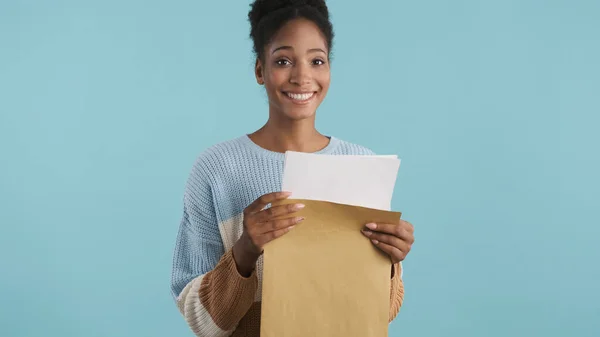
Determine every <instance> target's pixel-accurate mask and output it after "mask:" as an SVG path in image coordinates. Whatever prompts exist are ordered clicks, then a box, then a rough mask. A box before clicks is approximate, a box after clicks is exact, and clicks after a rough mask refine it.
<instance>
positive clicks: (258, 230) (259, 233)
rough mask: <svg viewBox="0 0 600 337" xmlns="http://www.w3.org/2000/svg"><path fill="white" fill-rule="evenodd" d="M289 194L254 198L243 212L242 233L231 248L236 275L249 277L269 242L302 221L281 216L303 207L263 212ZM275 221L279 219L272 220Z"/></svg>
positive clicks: (275, 207) (276, 208)
mask: <svg viewBox="0 0 600 337" xmlns="http://www.w3.org/2000/svg"><path fill="white" fill-rule="evenodd" d="M289 196H290V193H288V192H273V193H269V194H265V195H263V196H261V197H260V198H258V199H256V200H255V201H254V202H253V203H251V204H250V205H249V206H248V207H246V209H245V210H244V222H243V223H244V230H243V232H242V236H241V237H240V239H239V240H238V241H237V242H236V243H235V245H234V246H233V257H234V259H235V262H236V265H237V269H238V272H240V274H241V275H242V276H245V277H248V276H250V274H251V273H252V270H254V266H255V265H256V261H257V260H258V258H259V256H260V255H261V254H262V253H263V247H264V245H265V244H267V243H268V242H270V241H272V240H274V239H276V238H278V237H280V236H282V235H284V234H285V233H287V232H289V231H290V230H291V229H292V228H294V226H295V225H296V224H297V223H299V222H301V221H302V220H304V219H303V218H302V217H293V216H291V217H284V218H282V217H283V216H285V215H291V214H292V213H294V212H297V211H299V210H301V209H302V208H304V205H302V204H287V205H279V206H272V207H270V208H267V209H263V208H264V207H265V206H267V205H268V204H270V203H273V202H275V201H279V200H283V199H286V198H288V197H289ZM275 218H279V219H277V220H275Z"/></svg>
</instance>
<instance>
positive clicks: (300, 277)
mask: <svg viewBox="0 0 600 337" xmlns="http://www.w3.org/2000/svg"><path fill="white" fill-rule="evenodd" d="M296 202H300V203H303V204H305V205H306V207H305V208H304V209H303V210H301V211H299V212H297V213H295V214H294V215H298V216H304V217H305V220H304V221H302V222H301V223H300V224H298V225H297V226H296V227H295V228H294V229H293V230H291V231H290V232H289V233H287V234H285V235H284V236H282V237H280V238H278V239H276V240H274V241H271V242H270V243H269V244H267V245H266V246H265V249H264V269H263V283H262V306H261V307H262V317H261V334H260V335H261V336H262V337H288V336H290V337H291V336H298V337H320V336H324V337H325V336H327V337H337V336H339V337H383V336H387V332H388V318H389V307H390V303H389V302H390V271H391V261H390V259H389V257H388V256H387V255H385V254H384V253H382V252H381V251H379V250H378V249H377V248H375V247H374V246H373V244H372V243H371V242H370V241H369V239H368V238H366V237H365V236H364V235H363V234H362V233H361V232H360V229H361V228H364V225H365V224H367V223H369V222H388V223H397V222H398V220H399V219H400V216H401V213H400V212H390V211H381V210H375V209H370V208H363V207H357V206H349V205H343V204H336V203H331V202H325V201H314V200H298V199H296V200H292V199H287V200H284V201H282V202H278V203H274V204H273V206H275V205H278V204H288V203H296ZM286 217H289V216H286Z"/></svg>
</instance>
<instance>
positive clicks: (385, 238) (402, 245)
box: [362, 230, 410, 253]
mask: <svg viewBox="0 0 600 337" xmlns="http://www.w3.org/2000/svg"><path fill="white" fill-rule="evenodd" d="M362 233H363V234H364V235H365V236H366V237H368V238H369V239H371V240H375V241H379V242H383V243H386V244H388V245H390V246H393V247H396V248H398V249H400V250H401V251H403V252H405V253H408V251H409V250H410V243H409V242H406V241H404V240H402V239H400V238H398V237H397V236H394V235H390V234H383V233H377V232H371V231H368V230H363V231H362Z"/></svg>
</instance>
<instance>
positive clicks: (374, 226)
mask: <svg viewBox="0 0 600 337" xmlns="http://www.w3.org/2000/svg"><path fill="white" fill-rule="evenodd" d="M365 226H366V227H367V228H368V229H375V228H377V224H374V223H368V224H366V225H365Z"/></svg>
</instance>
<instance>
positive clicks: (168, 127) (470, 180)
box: [0, 0, 600, 337]
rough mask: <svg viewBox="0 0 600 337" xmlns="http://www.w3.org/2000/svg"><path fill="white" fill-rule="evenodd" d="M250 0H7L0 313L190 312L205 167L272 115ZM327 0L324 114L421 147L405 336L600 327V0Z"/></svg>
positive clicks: (372, 135) (16, 335)
mask: <svg viewBox="0 0 600 337" xmlns="http://www.w3.org/2000/svg"><path fill="white" fill-rule="evenodd" d="M248 3H249V1H235V2H231V1H212V2H207V1H189V0H177V1H122V0H121V1H115V0H110V1H107V0H103V1H74V0H71V1H66V0H65V1H39V0H38V1H33V0H32V1H11V0H3V1H2V2H1V3H0V48H1V49H0V161H1V166H0V170H1V171H0V172H1V174H0V225H1V229H0V275H1V276H0V292H1V304H0V336H7V337H22V336H23V337H24V336H86V337H95V336H111V337H112V336H145V337H150V336H191V335H192V334H191V332H190V331H189V329H188V327H187V326H186V325H185V322H184V321H183V319H182V318H181V317H180V316H179V313H178V311H177V309H176V307H175V304H174V303H173V302H172V299H171V297H170V295H169V278H170V267H171V254H172V249H173V245H174V240H175V235H176V231H177V227H178V225H179V218H180V215H181V214H180V213H181V207H182V205H181V200H182V195H183V187H184V182H185V179H186V177H187V174H188V172H189V170H190V168H191V165H192V163H193V161H194V159H195V157H196V155H197V154H198V153H199V152H200V151H202V150H203V149H204V148H206V147H207V146H210V145H212V144H214V143H217V142H220V141H223V140H227V139H230V138H233V137H237V136H239V135H242V134H244V133H249V132H252V131H254V130H255V129H257V128H259V127H260V126H261V125H262V124H263V123H264V122H265V121H266V117H267V105H266V99H265V95H264V93H263V92H262V89H261V87H259V86H257V85H256V84H255V80H254V77H253V73H252V66H253V61H254V60H253V55H252V53H251V43H250V40H249V39H248V37H247V36H248V31H249V26H248V23H247V21H246V15H247V11H248V6H247V4H248ZM329 5H330V10H331V12H332V18H333V22H334V27H335V30H336V32H337V39H336V43H335V51H334V52H335V59H334V63H333V69H332V76H333V78H332V81H333V82H332V86H331V89H330V93H329V96H328V98H327V100H326V102H325V103H324V105H323V106H322V108H321V109H320V110H319V112H318V120H317V126H318V128H319V130H320V131H322V132H324V133H326V134H332V135H335V136H337V137H339V138H342V139H345V140H349V141H353V142H357V143H360V144H363V145H366V146H368V147H370V148H372V149H374V150H375V151H376V152H378V153H380V154H398V155H399V156H400V157H401V158H402V166H401V168H400V173H399V177H398V182H397V187H396V190H395V195H394V202H393V205H394V208H395V209H396V210H401V211H402V212H403V213H404V217H405V218H406V219H407V220H409V221H411V222H413V223H414V225H415V226H416V237H417V242H416V244H415V246H414V248H413V251H412V253H411V254H410V256H409V258H408V259H407V261H406V262H405V268H406V270H405V274H404V275H405V287H406V298H405V302H404V306H403V308H402V311H401V313H400V315H399V316H398V318H397V319H396V320H395V321H394V323H393V324H392V326H391V329H390V336H596V337H597V336H600V290H599V289H598V287H599V285H600V281H599V278H600V262H599V259H600V249H599V248H598V243H597V240H598V237H599V236H600V229H599V226H598V225H599V224H600V221H598V216H597V215H596V214H594V213H595V212H594V211H597V210H598V209H599V207H598V203H599V198H598V193H597V191H598V188H599V187H600V186H599V185H600V184H599V179H598V177H597V175H598V172H600V160H599V159H598V155H599V153H600V151H599V149H598V148H599V145H600V139H599V137H598V135H597V134H594V133H596V132H598V130H597V129H598V127H599V126H600V118H599V117H598V113H599V112H600V98H599V97H600V62H599V60H600V40H599V36H600V1H593V0H590V1H582V0H580V1H574V0H571V1H566V0H564V1H541V0H539V1H533V0H526V1H524V0H519V1H517V0H511V1H475V0H471V1H466V0H464V1H439V0H437V1H392V0H388V1H372V2H365V1H348V0H335V1H334V0H332V1H329ZM365 291H368V289H365Z"/></svg>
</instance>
